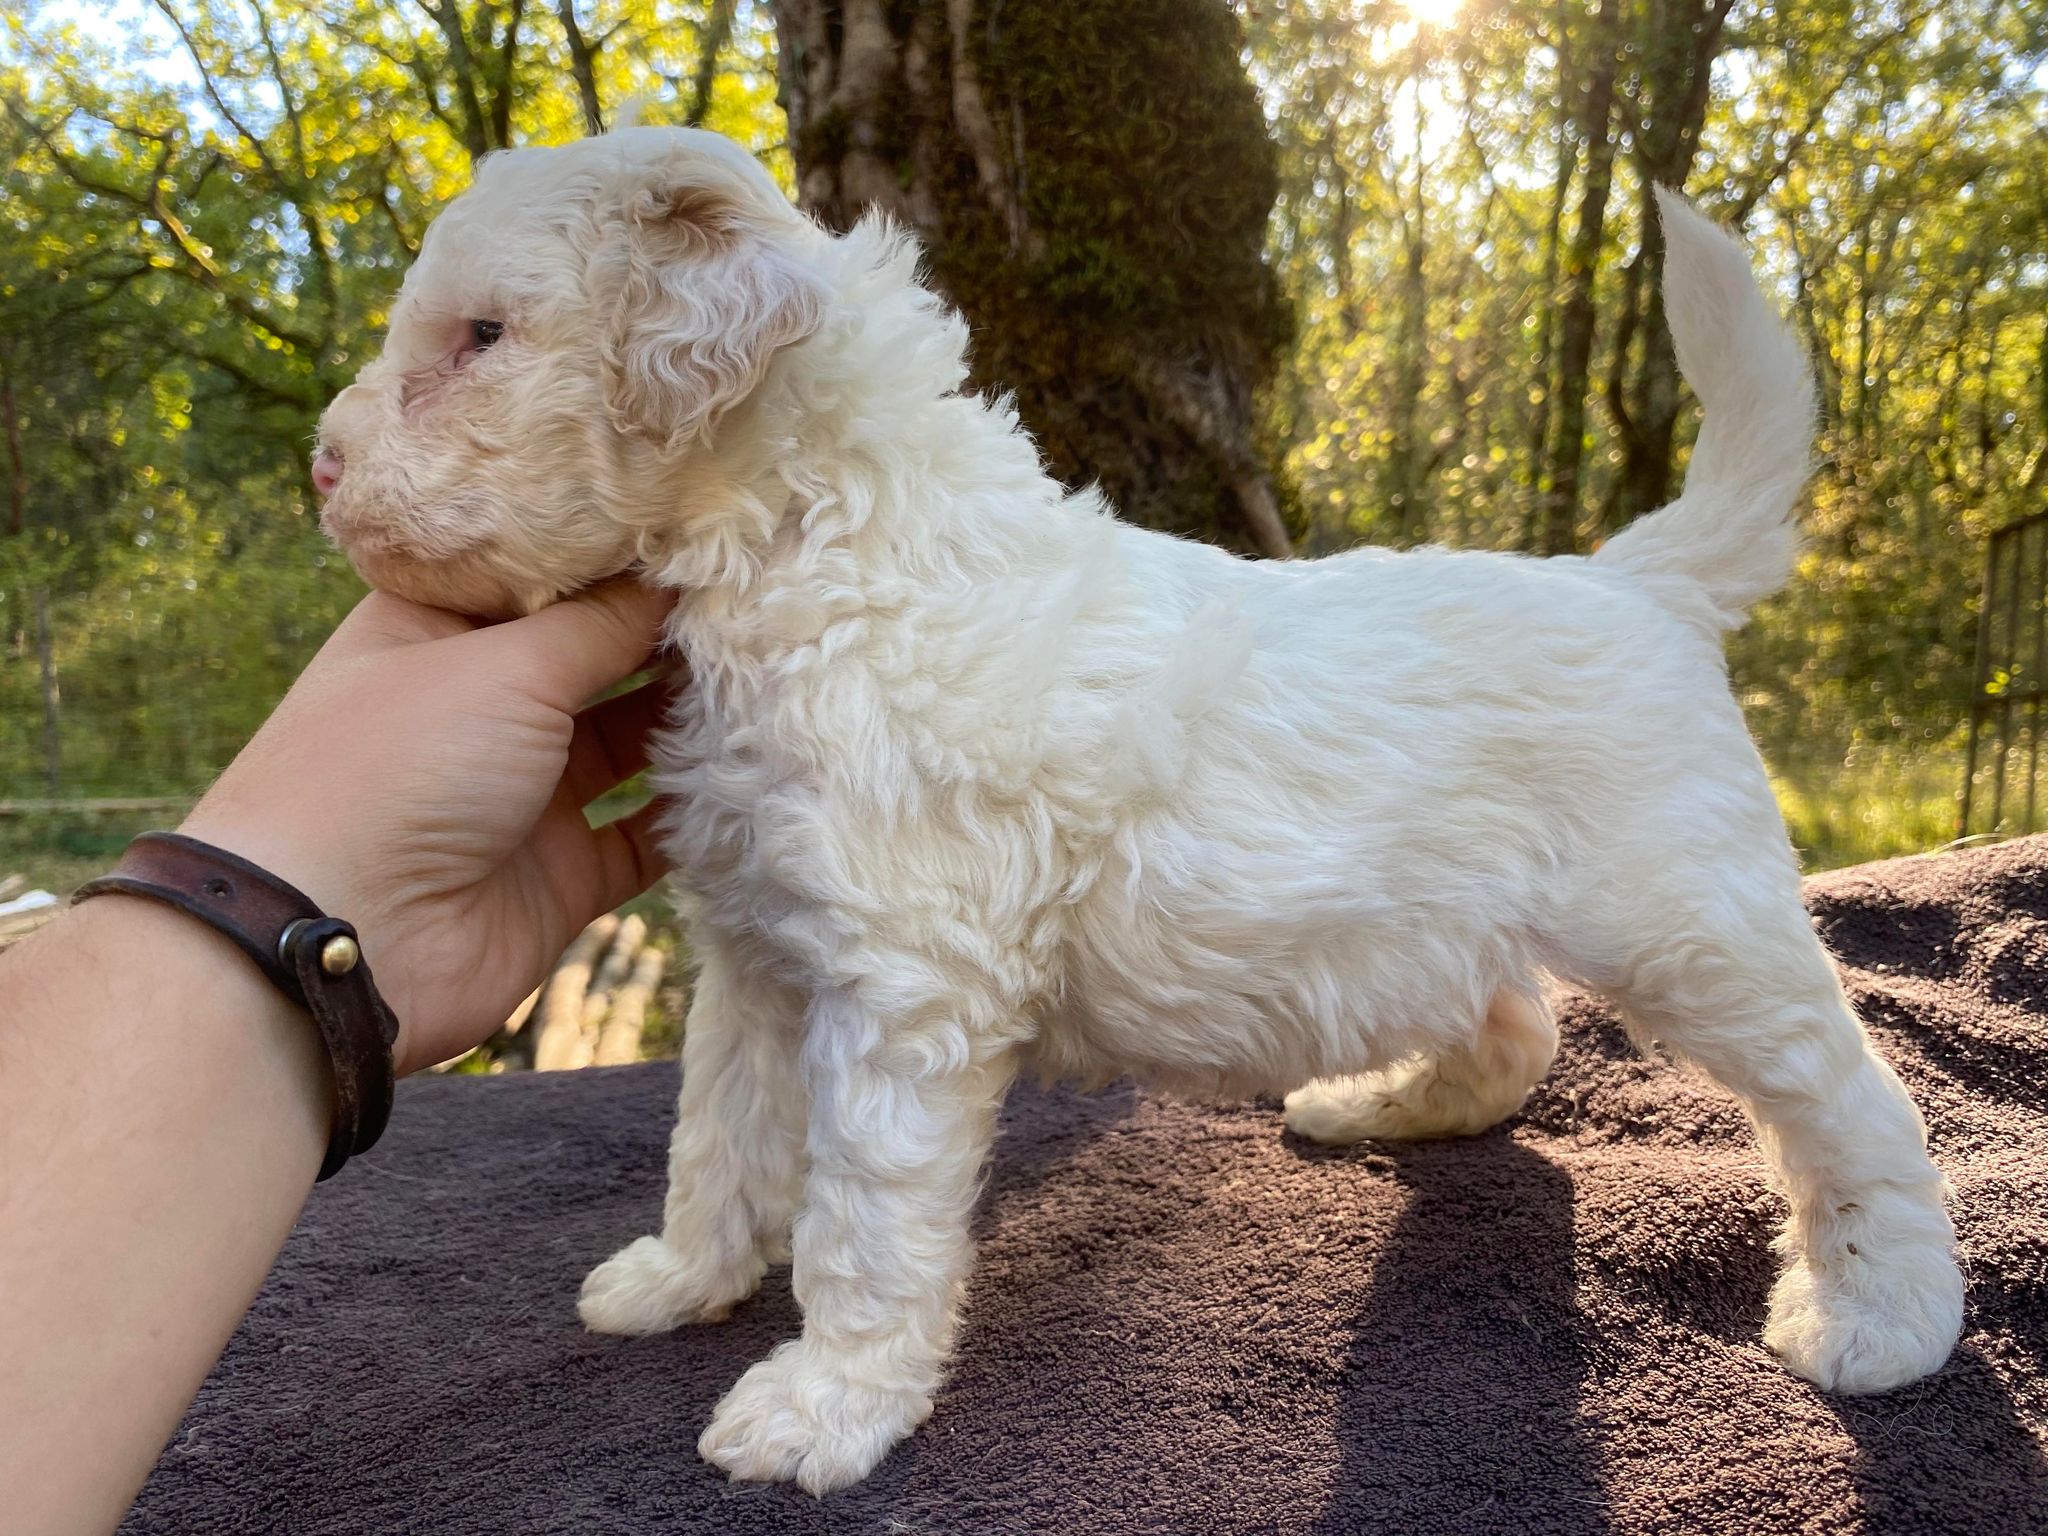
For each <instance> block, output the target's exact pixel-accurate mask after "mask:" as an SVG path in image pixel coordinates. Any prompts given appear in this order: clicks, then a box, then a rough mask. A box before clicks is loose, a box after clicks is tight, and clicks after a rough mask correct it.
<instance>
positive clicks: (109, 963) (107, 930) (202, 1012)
mask: <svg viewBox="0 0 2048 1536" xmlns="http://www.w3.org/2000/svg"><path fill="white" fill-rule="evenodd" d="M59 940H61V941H62V943H63V944H64V945H65V946H67V947H66V948H65V950H64V951H63V956H64V958H63V968H64V970H65V971H67V972H69V973H71V974H73V975H77V976H81V977H93V978H98V981H97V987H98V989H99V990H100V991H101V992H102V993H103V994H104V995H105V997H106V1000H107V1002H108V1003H109V1004H110V1005H112V1006H113V1007H116V1008H125V1009H126V1010H127V1011H128V1016H129V1017H131V1018H132V1019H134V1020H136V1021H137V1022H138V1024H139V1026H140V1027H141V1028H142V1029H143V1030H145V1031H147V1033H148V1035H149V1037H150V1038H151V1039H152V1040H153V1041H160V1042H162V1043H165V1044H168V1045H170V1046H171V1047H172V1048H173V1049H175V1051H176V1052H177V1055H178V1059H179V1061H180V1062H181V1063H182V1064H183V1070H182V1074H181V1077H182V1082H183V1084H184V1086H185V1087H186V1088H187V1089H188V1090H189V1091H190V1093H191V1094H192V1096H193V1097H195V1098H196V1099H200V1100H203V1101H205V1102H207V1103H208V1104H209V1105H210V1106H211V1107H212V1108H213V1110H214V1111H215V1112H216V1113H217V1114H221V1115H226V1114H231V1113H233V1112H234V1111H235V1110H237V1109H238V1108H239V1109H244V1110H246V1111H248V1112H249V1113H250V1114H252V1115H254V1116H255V1117H256V1118H258V1119H260V1120H262V1121H263V1122H265V1124H266V1126H267V1133H268V1135H269V1136H270V1137H273V1138H276V1139H280V1140H282V1141H283V1142H285V1143H287V1144H288V1146H289V1154H288V1155H289V1156H290V1157H291V1158H292V1159H293V1160H294V1161H295V1162H299V1161H303V1162H304V1163H305V1164H306V1180H307V1182H309V1183H310V1182H311V1180H312V1174H313V1170H314V1169H316V1168H317V1167H318V1165H319V1154H320V1147H321V1146H322V1144H323V1143H324V1141H325V1139H326V1135H327V1127H328V1124H329V1121H330V1119H331V1116H332V1103H333V1088H332V1081H331V1077H330V1075H329V1071H328V1067H327V1062H326V1058H325V1054H324V1053H323V1051H322V1050H321V1048H320V1042H319V1039H318V1037H317V1036H316V1035H315V1033H314V1031H313V1029H312V1027H311V1023H310V1021H309V1020H308V1019H307V1017H306V1015H305V1012H304V1010H302V1009H300V1008H299V1007H297V1006H296V1005H295V1004H294V1003H293V1002H292V1001H291V999H289V998H287V997H285V996H284V995H283V994H282V993H280V992H279V991H278V990H277V989H276V988H275V987H274V986H272V985H271V984H270V982H269V981H268V980H266V979H265V977H264V976H263V973H262V972H261V971H259V970H258V969H257V968H256V966H255V964H254V963H253V962H252V961H251V960H250V959H249V957H248V956H247V955H244V954H243V953H242V952H241V951H240V950H238V949H237V948H236V947H235V945H234V944H233V943H232V942H231V941H230V940H229V939H228V938H226V936H224V935H222V934H220V933H217V932H215V931H214V930H213V929H212V928H210V927H208V926H207V925H206V924H204V923H202V922H200V921H198V920H197V919H195V918H192V917H188V916H186V915H185V914H183V913H180V912H174V911H172V910H171V909H170V908H168V907H163V906H159V905H157V904H156V903H154V902H151V901H148V900H145V899H141V898H136V897H125V896H124V897H116V898H113V899H103V900H99V901H90V902H85V903H82V904H81V905H80V906H78V907H77V908H76V909H74V910H73V911H70V912H68V913H66V914H65V915H64V917H63V919H62V920H61V921H60V922H59V923H57V924H53V925H52V926H51V928H50V930H49V931H48V933H47V934H46V935H38V936H37V942H38V943H39V944H40V943H44V942H48V944H49V947H48V949H47V950H46V951H45V952H44V953H45V954H47V955H55V954H56V953H57V952H58V951H57V942H56V941H59ZM25 958H28V959H30V961H31V963H34V961H35V960H36V959H40V958H42V956H29V957H25ZM123 1048H124V1049H125V1048H126V1047H125V1046H124V1047H123Z"/></svg>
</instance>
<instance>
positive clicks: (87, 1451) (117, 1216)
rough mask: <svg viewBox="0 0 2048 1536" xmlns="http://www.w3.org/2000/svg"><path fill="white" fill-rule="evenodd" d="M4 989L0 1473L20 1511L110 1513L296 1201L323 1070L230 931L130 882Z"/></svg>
mask: <svg viewBox="0 0 2048 1536" xmlns="http://www.w3.org/2000/svg"><path fill="white" fill-rule="evenodd" d="M0 998H4V999H5V1010H4V1011H5V1015H6V1016H5V1017H4V1018H0V1298H4V1303H5V1304H4V1306H0V1489H5V1490H7V1497H8V1499H9V1501H10V1507H9V1510H8V1515H7V1521H8V1525H9V1528H10V1529H15V1530H22V1531H37V1532H39V1531H46V1530H47V1531H52V1532H56V1531H72V1530H104V1529H110V1528H111V1527H112V1526H113V1525H114V1524H115V1522H116V1521H117V1520H118V1519H119V1518H120V1515H121V1512H122V1511H123V1510H124V1509H125V1508H126V1507H127V1503H128V1500H129V1499H130V1498H131V1497H132V1496H133V1494H134V1491H135V1489H136V1487H137V1486H139V1484H140V1483H141V1481H142V1479H143V1477H144V1476H145V1475H146V1474H147V1472H148V1470H149V1467H150V1465H151V1463H152V1462H153V1461H154V1459H155V1457H156V1454H157V1452H158V1450H159V1449H160V1448H161V1446H162V1444H163V1441H164V1440H165V1438H166V1437H167V1436H168V1435H169V1434H170V1432H171V1430H172V1429H173V1428H174V1427H175V1425H176V1423H177V1419H178V1416H179V1414H180V1413H181V1412H182V1411H183V1409H184V1407H185V1405H186V1404H187V1403H188V1402H189V1401H190V1400H191V1396H192V1393H193V1392H194V1391H195V1390H197V1388H198V1386H199V1383H200V1382H201V1381H202V1380H203V1379H204V1378H205V1375H206V1372H207V1370H208V1368H209V1367H210V1366H211V1364H212V1362H213V1360H214V1358H215V1357H216V1356H217V1354H218V1353H219V1351H220V1347H221V1345H222V1344H223V1343H224V1342H225V1341H226V1339H227V1336H228V1334H229V1333H230V1332H232V1330H233V1328H234V1326H235V1322H236V1320H237V1319H238V1318H239V1317H240V1316H241V1314H242V1312H243V1310H244V1308H246V1306H247V1305H248V1302H249V1300H250V1298H251V1297H252V1296H253V1295H254V1294H255V1291H256V1288H257V1287H258V1285H259V1284H261V1282H262V1279H263V1276H264V1273H265V1271H266V1270H267V1269H268V1267H269V1265H270V1262H271V1260H272V1259H273V1258H274V1257H275V1255H276V1253H277V1249H278V1247H279V1245H280V1244H281V1243H282V1242H283V1239H284V1237H285V1234H286V1233H287V1232H288V1231H289V1230H290V1228H291V1225H292V1222H293V1221H294V1219H295V1218H296V1216H297V1213H298V1210H299V1207H300V1204H301V1203H302V1202H303V1200H304V1199H305V1195H306V1191H307V1190H308V1188H310V1186H311V1184H312V1180H313V1175H314V1173H315V1172H316V1170H317V1169H318V1167H319V1162H320V1153H321V1148H322V1145H323V1143H324V1141H325V1136H326V1127H327V1122H328V1114H329V1107H328V1095H329V1091H330V1090H329V1087H328V1082H327V1075H326V1074H327V1069H326V1066H325V1064H324V1061H323V1060H322V1058H321V1055H320V1051H319V1047H318V1042H317V1040H316V1039H315V1037H314V1033H313V1028H312V1024H311V1021H310V1020H309V1019H308V1018H307V1017H306V1016H305V1015H304V1014H303V1013H302V1012H300V1011H299V1010H297V1009H296V1008H295V1007H294V1006H293V1005H292V1004H291V1003H289V1002H288V1001H286V1000H285V999H284V998H283V997H282V996H281V995H280V994H279V993H277V992H276V991H275V990H274V989H273V988H272V987H271V986H270V984H269V983H268V982H267V981H265V980H264V978H263V977H262V975H261V974H260V973H259V972H258V971H257V970H256V969H255V967H254V966H252V965H251V964H250V963H249V961H248V960H247V959H246V958H245V957H243V956H242V955H241V954H240V953H239V952H238V951H236V950H235V949H234V947H233V946H232V945H231V944H229V943H228V941H227V940H226V939H224V938H222V937H220V936H219V935H217V934H215V933H213V932H212V931H211V930H210V929H208V928H206V927H204V926H203V925H202V924H200V923H198V922H195V921H194V920H192V919H191V918H188V917H184V916H182V915H180V914H178V913H174V912H170V911H168V910H160V909H158V908H156V907H154V906H152V905H150V904H149V903H146V902H143V901H139V900H136V899H133V898H127V897H119V898H106V899H102V900H100V901H96V902H92V903H89V904H87V905H85V906H82V907H80V908H79V909H78V910H77V911H75V912H73V913H70V914H68V915H67V916H66V917H65V918H64V919H63V920H61V921H60V922H58V923H56V924H54V925H52V926H51V927H50V928H48V929H46V930H45V931H44V932H43V933H42V934H40V935H38V936H37V937H36V938H35V939H34V940H32V941H30V942H29V943H27V944H24V945H22V946H20V948H19V949H17V950H16V951H14V952H12V953H10V954H9V955H8V956H7V957H5V959H4V960H0ZM81 1491H84V1495H85V1496H84V1497H83V1498H81Z"/></svg>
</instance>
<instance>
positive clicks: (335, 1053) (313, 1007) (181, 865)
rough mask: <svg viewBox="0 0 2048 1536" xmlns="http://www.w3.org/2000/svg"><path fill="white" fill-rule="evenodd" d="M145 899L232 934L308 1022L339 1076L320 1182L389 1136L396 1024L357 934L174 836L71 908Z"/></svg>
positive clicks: (134, 846)
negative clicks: (96, 899)
mask: <svg viewBox="0 0 2048 1536" xmlns="http://www.w3.org/2000/svg"><path fill="white" fill-rule="evenodd" d="M108 895H120V896H143V897H147V898H148V899H150V900H151V901H160V902H163V903H165V904H166V905H168V906H172V907H176V908H177V909H178V910H179V911H180V912H183V913H186V914H188V915H189V916H192V917H196V918H198V919H199V920H200V921H201V922H202V923H205V924H207V925H208V926H209V927H211V928H216V929H218V930H219V931H220V932H222V933H224V934H226V935H227V936H228V937H229V938H230V939H232V940H233V941H234V942H235V944H236V945H237V946H238V947H239V948H240V949H241V950H242V952H243V953H244V954H246V955H247V956H248V957H249V958H250V959H251V960H254V961H255V962H256V964H257V965H258V967H260V968H261V970H262V972H263V974H264V975H265V976H268V977H269V978H270V980H271V982H272V984H274V985H275V986H276V987H277V989H278V990H279V991H281V992H283V993H284V995H285V996H286V997H289V998H290V999H291V1000H292V1001H293V1002H295V1003H297V1004H298V1005H299V1006H300V1007H301V1008H304V1009H305V1010H306V1011H307V1012H308V1013H310V1014H312V1016H313V1022H314V1024H315V1025H317V1026H318V1027H319V1030H320V1042H321V1044H322V1045H324V1046H325V1047H326V1049H327V1060H328V1064H329V1065H330V1066H331V1067H332V1068H333V1070H334V1129H333V1132H332V1134H331V1135H330V1136H329V1137H328V1141H327V1156H326V1158H325V1159H324V1160H323V1161H322V1162H321V1164H320V1177H321V1178H323V1179H326V1178H331V1177H333V1176H334V1174H336V1173H337V1172H339V1171H340V1169H341V1165H342V1164H343V1163H345V1162H347V1161H348V1160H349V1159H350V1158H351V1157H353V1156H355V1155H356V1154H357V1153H359V1152H367V1151H369V1150H370V1148H371V1147H373V1146H375V1145H376V1143H377V1138H378V1137H379V1136H381V1135H383V1134H384V1126H385V1123H386V1122H387V1121H388V1120H390V1118H391V1090H392V1083H393V1078H394V1073H393V1068H392V1060H391V1048H392V1046H393V1045H395V1044H396V1043H397V1040H398V1019H397V1017H396V1016H395V1015H393V1013H392V1012H391V1009H390V1008H389V1007H388V1006H386V1004H385V1002H384V999H383V998H382V997H380V996H378V994H377V986H376V983H375V982H374V981H373V980H371V977H370V967H369V964H368V963H367V962H366V961H365V960H364V959H363V952H362V947H361V946H360V945H359V944H358V943H357V941H356V931H355V929H353V928H351V927H350V926H349V925H348V924H347V923H345V922H343V921H341V919H339V918H335V917H329V916H327V914H326V913H324V912H322V911H321V910H320V909H319V908H318V907H316V906H315V905H314V904H313V902H312V900H311V898H309V897H307V896H306V895H305V894H304V893H303V892H301V891H299V890H297V889H296V888H294V887H293V886H290V885H287V884H286V883H285V882H284V881H282V880H280V879H278V878H277V876H275V875H273V874H271V873H270V872H269V871H268V870H265V869H260V868H258V867H257V866H256V865H254V864H251V863H250V862H249V861H248V860H247V859H241V858H237V857H236V856H235V855H234V854H232V853H228V852H226V851H225V850H224V849H220V848H215V847H213V846H212V845H211V844H209V843H202V842H200V841H199V840H198V839H197V838H191V837H184V836H181V835H180V834H178V833H176V832H145V833H143V834H142V835H141V836H140V837H138V838H136V839H135V841H134V842H132V843H130V844H129V845H128V848H127V851H126V852H125V853H123V854H122V855H121V859H120V862H119V863H117V864H116V865H115V866H114V868H113V870H112V871H111V872H110V873H108V874H105V875H102V876H100V877H99V878H98V879H97V880H89V881H87V882H86V883H85V884H84V885H82V886H80V887H79V888H78V892H77V894H76V895H74V896H73V897H72V898H71V899H72V901H73V902H80V901H84V900H86V899H87V898H88V897H92V896H108Z"/></svg>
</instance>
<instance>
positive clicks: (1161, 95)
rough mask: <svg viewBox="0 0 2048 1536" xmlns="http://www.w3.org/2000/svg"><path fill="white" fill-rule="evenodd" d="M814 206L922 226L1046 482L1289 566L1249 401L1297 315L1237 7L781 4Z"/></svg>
mask: <svg viewBox="0 0 2048 1536" xmlns="http://www.w3.org/2000/svg"><path fill="white" fill-rule="evenodd" d="M774 10H775V20H776V35H777V39H778V42H779V46H780V51H781V66H780V76H781V84H782V95H783V104H784V106H785V107H786V108H787V110H788V113H789V123H790V137H791V141H792V144H793V146H794V148H795V153H796V163H797V176H798V186H799V191H800V195H801V197H802V200H803V202H804V205H805V207H806V208H808V209H809V210H810V211H811V212H812V213H814V214H815V215H817V216H818V217H819V218H820V219H821V220H823V221H824V222H825V223H826V224H827V225H829V226H831V227H833V228H836V229H846V228H849V227H851V225H852V224H853V222H854V221H855V220H856V219H857V218H859V217H860V215H861V214H862V213H863V212H864V211H866V210H867V209H870V208H876V209H880V210H882V211H884V212H886V213H888V214H889V215H890V216H892V217H893V218H895V219H897V220H899V221H900V222H902V223H904V224H906V225H908V226H909V227H910V228H911V229H913V230H915V231H916V233H917V234H918V236H919V237H920V239H921V240H922V241H923V243H924V246H925V249H926V252H927V255H928V259H929V264H930V270H931V275H932V278H933V280H934V281H935V283H936V284H937V286H938V287H939V288H940V290H941V291H943V292H944V293H945V294H946V295H947V297H948V298H949V299H951V300H952V302H953V303H954V304H955V305H956V306H957V307H958V308H959V309H960V311H961V312H962V313H963V314H964V315H965V316H966V318H967V320H968V322H969V324H970V325H971V327H972V328H973V338H974V339H973V342H972V349H973V350H972V355H971V357H970V365H971V370H972V379H973V382H974V383H975V384H976V385H977V386H979V387H981V388H984V389H988V390H998V389H1001V390H1008V391H1010V392H1012V393H1013V394H1014V396H1015V398H1016V402H1017V409H1018V413H1019V415H1020V416H1021V417H1022V418H1023V421H1024V424H1025V426H1026V427H1027V428H1029V429H1030V431H1031V433H1032V435H1033V437H1034V438H1035V439H1036V440H1037V443H1038V447H1039V451H1040V453H1041V454H1042V455H1043V456H1044V458H1045V460H1046V462H1047V464H1048V466H1049V467H1050V468H1051V470H1052V472H1053V473H1054V474H1055V475H1057V476H1058V477H1059V478H1060V479H1061V480H1062V481H1064V482H1065V483H1067V484H1068V485H1070V486H1076V487H1078V486H1081V485H1085V484H1087V483H1088V482H1090V481H1094V482H1097V483H1099V484H1100V485H1101V486H1102V487H1103V489H1104V490H1105V491H1106V492H1107V493H1108V495H1109V497H1110V499H1111V500H1112V501H1113V502H1114V503H1115V504H1116V506H1117V508H1118V510H1119V511H1120V512H1122V513H1123V514H1124V515H1125V516H1126V517H1129V518H1130V519H1132V520H1133V521H1136V522H1140V523H1144V524H1147V525H1149V526H1152V527H1158V528H1165V529H1168V530H1170V531H1173V532H1176V533H1186V534H1194V535H1198V536H1202V537H1207V538H1211V539H1215V540H1217V541H1219V542H1221V543H1224V544H1227V545H1231V546H1234V547H1236V548H1239V549H1243V550H1255V551H1258V552H1260V553H1264V554H1268V555H1285V554H1287V553H1290V552H1291V548H1292V545H1291V542H1290V540H1289V537H1288V533H1287V527H1286V523H1285V521H1284V519H1283V517H1282V514H1281V510H1280V498H1279V495H1278V493H1277V492H1276V489H1275V486H1274V483H1273V479H1272V477H1271V475H1270V473H1269V472H1268V469H1267V464H1266V459H1265V454H1264V452H1263V449H1262V445H1261V444H1260V443H1259V441H1258V434H1257V430H1256V419H1257V418H1256V411H1255V408H1254V402H1255V398H1256V395H1257V392H1258V390H1259V388H1260V387H1261V386H1262V385H1263V384H1264V383H1265V382H1266V380H1267V379H1268V377H1269V376H1270V375H1271V373H1272V371H1273V367H1274V363H1275V360H1276V357H1277V354H1278V352H1279V349H1280V347H1281V345H1282V344H1283V342H1284V339H1285V336H1286V332H1287V318H1286V313H1285V310H1284V308H1283V306H1282V304H1281V302H1280V299H1279V296H1278V293H1277V291H1276V287H1275V284H1274V282H1273V280H1272V276H1271V274H1270V273H1269V272H1268V271H1267V269H1266V266H1265V262H1264V241H1265V227H1266V219H1267V215H1268V213H1269V212H1270V210H1271V208H1272V206H1273V200H1274V196H1275V194H1276V191H1277V186H1278V182H1277V175H1276V171H1275V165H1274V151H1273V146H1272V144H1271V142H1270V141H1269V140H1268V139H1267V137H1266V133H1265V121H1264V117H1263V115H1262V113H1261V109H1260V106H1259V101H1258V97H1257V95H1256V93H1255V92H1254V91H1253V89H1252V86H1251V83H1250V81H1249V80H1248V79H1247V78H1246V77H1245V73H1244V70H1243V67H1242V65H1241V63H1240V62H1239V57H1238V43H1239V37H1238V28H1237V22H1236V20H1235V18H1234V17H1233V16H1232V14H1231V12H1230V10H1229V8H1228V6H1227V5H1225V4H1224V3H1223V0H1129V3H1116V0H1067V3H1056V0H1010V3H1007V4H1001V5H995V4H986V3H981V0H898V3H895V4H884V3H883V0H776V3H775V6H774Z"/></svg>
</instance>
